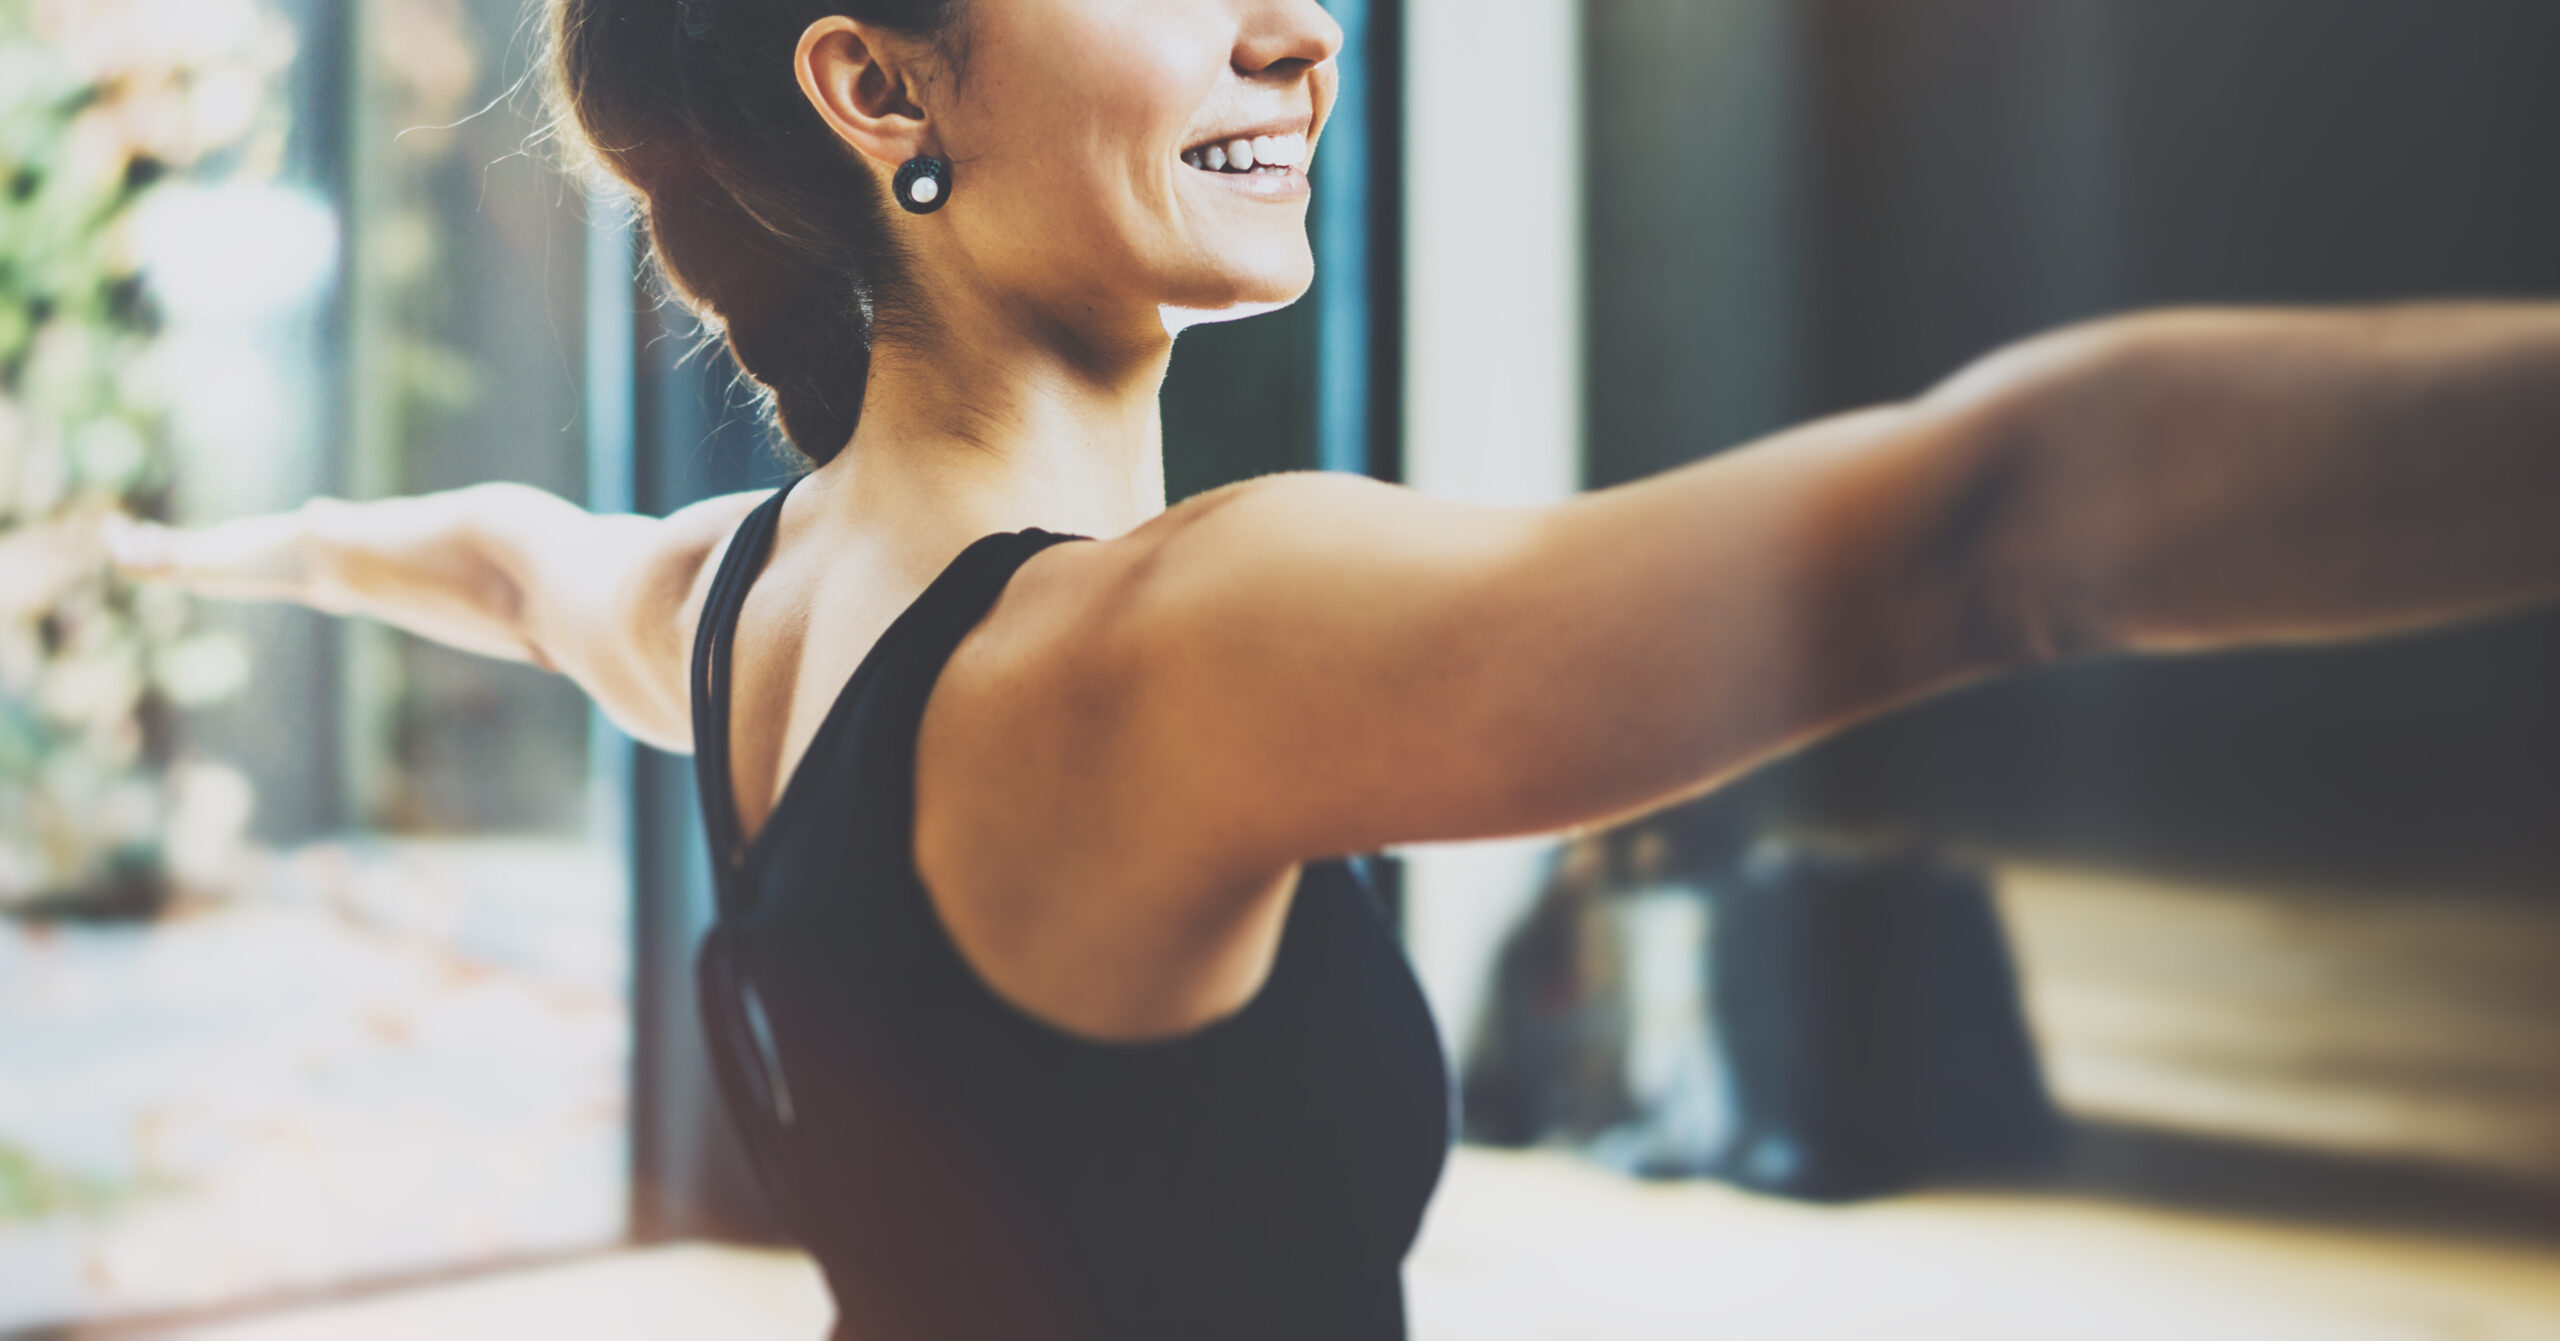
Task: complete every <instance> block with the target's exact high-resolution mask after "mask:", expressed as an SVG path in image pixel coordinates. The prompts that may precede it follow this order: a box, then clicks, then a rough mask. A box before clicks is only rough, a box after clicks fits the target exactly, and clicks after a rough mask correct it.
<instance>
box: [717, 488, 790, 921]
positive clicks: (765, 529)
mask: <svg viewBox="0 0 2560 1341" xmlns="http://www.w3.org/2000/svg"><path fill="white" fill-rule="evenodd" d="M801 478H806V477H805V476H804V477H801ZM797 483H799V479H794V480H793V481H792V482H791V484H785V485H783V486H782V487H781V488H779V489H776V490H775V491H774V493H773V496H772V497H771V498H768V499H766V500H765V501H764V502H762V503H760V504H758V505H757V506H756V508H755V510H754V511H752V512H750V513H748V514H747V516H746V519H745V520H743V521H741V522H739V523H738V529H737V531H736V532H735V533H734V534H732V535H731V536H730V538H729V548H728V552H727V553H726V554H724V555H722V556H721V559H720V569H719V571H718V572H717V573H715V574H714V575H713V576H712V579H711V590H710V592H709V594H708V595H707V596H706V597H705V598H704V600H703V602H702V619H701V622H700V623H698V624H696V625H695V626H694V631H693V669H692V682H693V776H694V790H695V792H696V793H698V794H699V796H700V798H701V802H702V823H703V833H704V834H705V835H706V836H707V837H708V838H709V839H710V842H711V863H712V883H713V886H714V887H715V888H716V889H717V890H718V892H719V903H720V910H721V911H722V912H723V913H727V912H730V911H732V910H733V909H734V907H735V906H736V905H737V904H738V902H739V901H740V900H741V899H742V898H743V897H744V891H743V890H741V889H739V888H738V887H737V875H738V872H739V870H740V868H741V867H743V866H744V865H745V860H746V852H747V844H746V838H745V835H744V834H743V833H741V832H740V830H739V827H738V807H737V803H736V800H735V798H734V797H733V796H732V795H731V794H730V786H729V778H730V770H729V655H730V650H731V647H732V646H733V645H734V644H735V643H736V641H737V636H738V611H739V608H740V607H741V606H743V605H744V604H745V599H744V598H745V596H746V591H747V587H748V586H749V585H750V584H751V583H752V582H753V581H754V580H755V574H756V573H757V571H758V570H760V569H762V568H763V567H764V561H765V557H766V555H767V554H769V553H770V552H771V551H772V548H773V536H774V532H775V530H776V529H778V527H779V524H780V518H781V516H782V500H783V499H785V498H788V497H789V496H790V494H791V488H792V485H794V484H797Z"/></svg>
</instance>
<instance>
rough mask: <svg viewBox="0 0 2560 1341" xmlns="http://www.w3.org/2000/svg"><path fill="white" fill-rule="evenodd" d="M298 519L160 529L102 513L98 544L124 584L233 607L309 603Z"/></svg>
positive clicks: (271, 517)
mask: <svg viewBox="0 0 2560 1341" xmlns="http://www.w3.org/2000/svg"><path fill="white" fill-rule="evenodd" d="M308 537H309V527H308V526H307V525H306V524H305V518H304V516H303V514H302V513H300V512H278V513H270V514H268V515H266V516H260V517H243V518H240V519H238V520H236V521H227V522H220V523H217V524H215V525H212V526H202V527H179V526H164V525H162V524H160V523H158V522H149V521H138V520H135V519H134V518H131V517H127V516H123V515H121V514H116V513H109V514H107V515H106V516H105V517H103V518H102V519H100V521H99V529H98V538H99V540H100V541H101V542H102V543H103V544H104V546H105V549H106V553H107V558H108V561H109V562H110V563H112V564H114V565H115V567H116V569H117V571H119V572H121V573H123V574H124V575H125V576H127V577H131V578H138V579H143V580H157V581H164V582H175V583H177V584H178V585H179V586H181V587H184V588H186V589H187V590H188V591H191V592H194V593H196V594H198V595H201V596H212V597H218V598H220V599H224V600H234V601H295V602H302V603H309V602H310V601H311V600H312V597H313V591H312V583H311V580H310V565H309V557H308V554H307V550H306V545H305V542H306V540H307V539H308Z"/></svg>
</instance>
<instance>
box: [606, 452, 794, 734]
mask: <svg viewBox="0 0 2560 1341" xmlns="http://www.w3.org/2000/svg"><path fill="white" fill-rule="evenodd" d="M770 496H771V491H770V490H760V491H756V492H752V493H739V494H724V495H721V496H719V497H716V498H707V499H704V500H702V501H701V502H698V503H694V504H691V505H689V506H687V507H684V508H682V509H679V510H678V511H676V512H674V513H672V514H670V515H668V516H666V517H665V518H648V517H608V518H599V519H598V520H599V522H601V523H602V524H603V525H604V526H605V527H606V528H608V529H607V531H606V532H605V533H604V534H603V535H602V536H599V537H598V539H599V540H600V541H601V542H602V543H601V544H599V545H598V548H600V549H603V550H604V551H605V553H602V554H597V553H593V552H590V553H589V554H587V555H584V556H582V557H579V558H576V559H574V560H572V562H575V563H576V564H578V565H579V566H591V567H593V568H595V569H598V570H602V571H604V572H610V574H611V576H610V578H609V579H606V580H608V581H609V582H610V589H609V590H607V591H605V592H603V593H601V596H602V599H601V600H600V601H599V602H598V603H597V606H598V610H599V613H600V614H602V615H603V619H602V621H601V622H600V624H599V625H598V626H596V627H594V628H593V630H592V632H591V633H588V634H586V635H585V636H583V637H580V638H577V639H575V641H574V642H573V643H572V646H573V647H577V648H578V650H579V651H580V652H583V653H584V655H581V656H578V658H577V659H578V660H579V661H580V662H582V663H583V664H581V665H572V666H564V667H562V669H564V670H567V671H569V672H570V673H571V675H572V676H573V677H575V678H577V679H578V680H579V681H580V682H581V683H582V684H583V685H585V687H586V688H587V689H588V691H589V692H590V693H592V694H594V695H595V696H596V698H597V700H598V701H599V702H600V703H601V704H603V705H604V707H605V708H606V711H607V712H608V713H609V714H610V715H612V716H613V717H614V718H615V719H616V720H617V721H619V722H620V723H621V724H622V725H623V726H624V727H625V729H627V730H629V731H631V733H632V734H633V735H635V736H637V737H639V738H640V739H642V740H645V741H647V742H648V743H650V744H652V745H655V746H658V747H659V748H661V749H667V750H674V751H678V752H683V751H688V750H690V749H692V747H693V730H692V721H693V696H692V683H691V674H692V663H693V640H694V629H695V627H696V626H697V625H698V624H699V623H700V622H701V619H702V609H703V605H704V603H705V602H706V601H707V600H708V598H709V596H710V591H711V580H712V576H713V575H714V574H715V573H717V572H718V571H719V567H720V560H721V558H722V557H723V556H724V555H725V554H726V553H727V552H728V546H729V538H730V536H732V535H733V534H735V533H736V531H737V529H738V524H739V523H740V522H741V521H744V520H745V519H746V516H747V514H748V513H749V512H752V511H753V510H754V509H755V507H756V505H757V504H759V503H761V502H763V501H764V500H765V499H766V498H768V497H770ZM600 575H601V573H600Z"/></svg>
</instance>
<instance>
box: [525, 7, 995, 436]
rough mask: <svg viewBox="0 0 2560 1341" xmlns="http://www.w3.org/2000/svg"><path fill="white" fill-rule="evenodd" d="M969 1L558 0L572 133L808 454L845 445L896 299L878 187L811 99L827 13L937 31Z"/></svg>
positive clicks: (559, 86)
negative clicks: (812, 61) (802, 77)
mask: <svg viewBox="0 0 2560 1341" xmlns="http://www.w3.org/2000/svg"><path fill="white" fill-rule="evenodd" d="M959 4H960V0H869V2H868V3H865V2H864V0H832V2H831V0H551V11H552V12H551V19H552V23H551V34H552V60H551V74H552V92H553V97H554V101H555V103H556V112H557V120H558V121H559V123H560V125H561V126H562V128H563V130H564V131H566V132H574V133H573V134H570V135H569V136H568V143H569V144H570V145H571V146H572V147H573V148H576V149H580V150H583V151H584V156H585V157H586V158H587V159H588V160H589V161H590V162H591V163H592V164H593V165H594V166H595V167H597V168H598V169H600V170H601V171H603V172H604V173H606V174H609V175H610V176H612V177H613V178H615V179H618V180H619V181H621V182H622V183H623V184H624V185H625V186H627V187H629V188H630V190H631V191H632V193H633V194H634V196H635V197H636V198H637V200H638V204H639V208H640V212H641V217H642V218H643V219H644V220H645V221H646V224H647V227H648V236H649V243H650V252H651V254H652V255H653V256H654V257H655V260H656V268H657V272H658V274H659V276H660V277H661V279H662V281H663V282H664V283H665V285H666V286H667V289H668V291H669V293H670V294H671V295H672V296H673V297H675V298H676V299H677V300H678V301H680V302H682V303H684V304H685V306H686V307H688V308H690V309H691V310H692V311H693V312H694V314H695V315H696V317H698V318H699V319H700V320H701V321H702V323H703V325H704V327H705V329H707V330H710V331H712V332H714V333H716V334H717V335H719V336H720V337H722V338H723V339H724V340H725V341H726V343H727V345H728V348H729V353H730V355H731V357H733V358H735V359H736V360H737V363H738V367H739V368H740V369H741V370H742V371H744V372H745V374H746V375H747V377H748V378H749V379H750V380H751V381H753V382H754V383H755V385H756V386H757V387H758V388H759V390H760V392H761V396H762V399H763V401H764V405H765V410H766V413H767V415H768V416H769V418H770V420H771V422H772V423H773V424H774V425H775V426H776V427H777V428H778V429H780V431H781V433H782V436H783V438H784V439H785V440H786V441H787V442H788V443H789V444H790V445H791V447H792V448H793V449H794V450H796V451H797V452H798V453H799V454H800V455H801V456H802V457H804V458H806V459H807V460H808V461H809V462H810V463H811V464H813V465H823V464H825V463H826V462H827V461H829V460H831V459H833V458H834V457H835V455H836V454H837V453H838V452H840V451H842V450H843V449H844V447H845V444H846V443H847V442H849V441H851V440H852V437H853V430H854V426H855V425H856V423H858V422H859V421H860V419H861V415H862V396H863V388H864V384H865V381H866V380H867V377H868V374H869V370H870V362H871V337H872V333H873V331H874V330H875V329H876V326H877V319H878V315H879V313H880V312H881V311H882V309H883V308H884V306H891V305H894V304H895V303H896V302H897V301H898V300H899V299H900V298H901V297H902V294H903V286H904V282H905V279H906V267H905V265H904V261H905V258H904V257H903V256H901V255H900V254H898V251H897V248H896V245H895V243H894V241H893V239H892V236H891V234H890V232H889V227H888V211H887V203H888V202H887V200H886V198H885V196H884V194H883V192H882V190H881V186H880V183H879V181H878V179H877V178H876V177H874V176H873V175H872V173H871V172H870V170H869V169H868V168H866V167H864V166H863V165H862V163H861V162H860V161H859V160H858V159H856V157H855V156H854V154H853V153H852V151H851V150H850V149H848V148H846V147H845V146H844V144H843V143H842V142H840V141H839V140H837V139H836V137H835V135H834V133H833V132H832V131H831V130H829V129H828V127H827V125H826V123H825V122H824V121H822V120H821V119H820V118H819V116H818V113H817V109H815V108H814V107H811V106H810V105H809V102H808V99H807V98H806V97H804V96H803V95H802V94H801V91H800V85H799V81H798V80H797V79H795V78H794V77H793V76H792V70H791V61H792V56H793V53H794V52H795V51H797V50H798V47H799V42H800V35H801V33H802V32H804V31H806V30H807V28H808V26H809V25H810V24H811V23H813V22H815V21H817V20H818V19H820V18H822V17H825V16H827V15H829V14H850V15H852V16H853V17H855V18H857V19H862V20H864V21H866V22H871V23H878V24H881V25H883V26H886V27H890V28H894V29H898V30H901V31H905V32H911V33H916V34H919V35H923V36H927V37H941V36H943V35H944V34H945V33H947V32H948V31H949V29H950V28H951V27H952V26H953V25H954V24H955V23H956V21H957V17H958V15H957V11H958V8H959Z"/></svg>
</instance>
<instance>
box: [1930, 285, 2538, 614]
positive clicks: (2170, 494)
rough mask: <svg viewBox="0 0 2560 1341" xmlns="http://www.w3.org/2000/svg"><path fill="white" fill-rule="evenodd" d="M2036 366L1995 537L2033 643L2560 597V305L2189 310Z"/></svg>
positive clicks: (2042, 344)
mask: <svg viewBox="0 0 2560 1341" xmlns="http://www.w3.org/2000/svg"><path fill="white" fill-rule="evenodd" d="M2004 384H2005V385H2015V386H2024V387H2032V388H2034V389H2035V390H2034V391H2033V394H2031V395H2029V396H2026V397H2023V398H2022V399H2021V403H2020V411H2021V420H2020V426H2019V432H2020V435H2021V441H2022V444H2023V445H2024V450H2021V451H2020V452H2018V453H2017V454H2016V457H2015V464H2014V466H2013V467H2012V470H2013V473H2014V477H2013V481H2012V484H2013V490H2012V492H2013V497H2011V498H2010V499H2009V500H2008V501H2007V503H2006V505H2005V506H2004V507H2003V509H2002V511H2003V513H2004V516H2003V520H2002V523H2001V526H2000V529H1999V531H1998V533H1997V535H1996V537H1995V539H1994V544H1993V545H1992V547H1991V548H1990V550H1989V552H1988V554H1987V556H1986V558H1987V562H1988V565H1989V570H1990V571H1991V572H1993V573H1995V574H1999V575H2000V580H2001V581H2004V582H2006V583H2008V584H2010V585H2013V586H2015V587H2016V588H2018V589H2019V590H2020V591H2022V592H2025V593H2029V594H2030V596H2029V599H2027V600H2026V601H2024V602H2023V603H2022V605H2021V612H2022V613H2023V614H2024V615H2026V616H2027V619H2026V622H2025V623H2024V624H2023V626H2022V628H2021V633H2022V634H2023V635H2024V637H2025V644H2024V650H2025V651H2026V652H2027V654H2028V655H2029V656H2030V657H2031V658H2032V659H2035V660H2050V659H2056V658H2063V657H2070V656H2077V655H2086V654H2102V653H2109V652H2170V651H2187V650H2203V649H2210V648H2215V647H2223V646H2229V645H2233V644H2242V643H2268V642H2308V641H2328V640H2336V639H2344V638H2358V637H2369V636H2373V635H2377V634H2386V633H2392V632H2396V631H2401V630H2407V629H2416V628H2423V627H2426V626H2430V625H2434V624H2440V623H2444V622H2447V621H2451V620H2456V619H2461V618H2465V617H2468V616H2474V615H2485V614H2493V613H2496V612H2499V611H2502V610H2508V609H2514V608H2517V607H2521V606H2525V605H2529V604H2532V603H2535V602H2539V601H2544V600H2549V599H2552V598H2554V597H2560V305H2553V304H2524V303H2477V304H2462V305H2449V304H2434V305H2412V306H2406V307H2387V308H2373V309H2363V310H2351V311H2339V312H2327V313H2321V312H2246V311H2219V312H2217V311H2190V312H2166V313H2159V314H2155V315H2148V316H2141V317H2134V318H2127V319H2123V320H2120V321H2115V322H2109V323H2102V324H2100V325H2097V326H2093V327H2088V328H2084V329H2082V330H2078V331H2069V332H2064V333H2062V334H2060V335H2056V336H2052V337H2047V338H2046V339H2044V340H2040V341H2035V342H2031V343H2029V344H2026V345H2023V346H2019V347H2018V348H2016V349H2015V350H2012V351H2010V352H2008V353H2005V354H2002V355H1999V356H1996V357H1994V358H1992V359H1990V360H1987V361H1985V362H1984V363H1983V364H1981V365H1980V366H1978V367H1977V368H1976V369H1975V370H1974V371H1973V372H1971V373H1969V374H1967V375H1966V376H1965V377H1962V378H1959V379H1958V380H1957V381H1956V382H1955V383H1953V384H1951V386H1950V388H1949V393H1950V394H1953V395H1957V396H1962V395H1965V394H1970V393H1973V392H1975V391H1977V390H1981V391H1987V392H1990V393H1991V394H1998V388H1999V387H2001V386H2003V385H2004Z"/></svg>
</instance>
